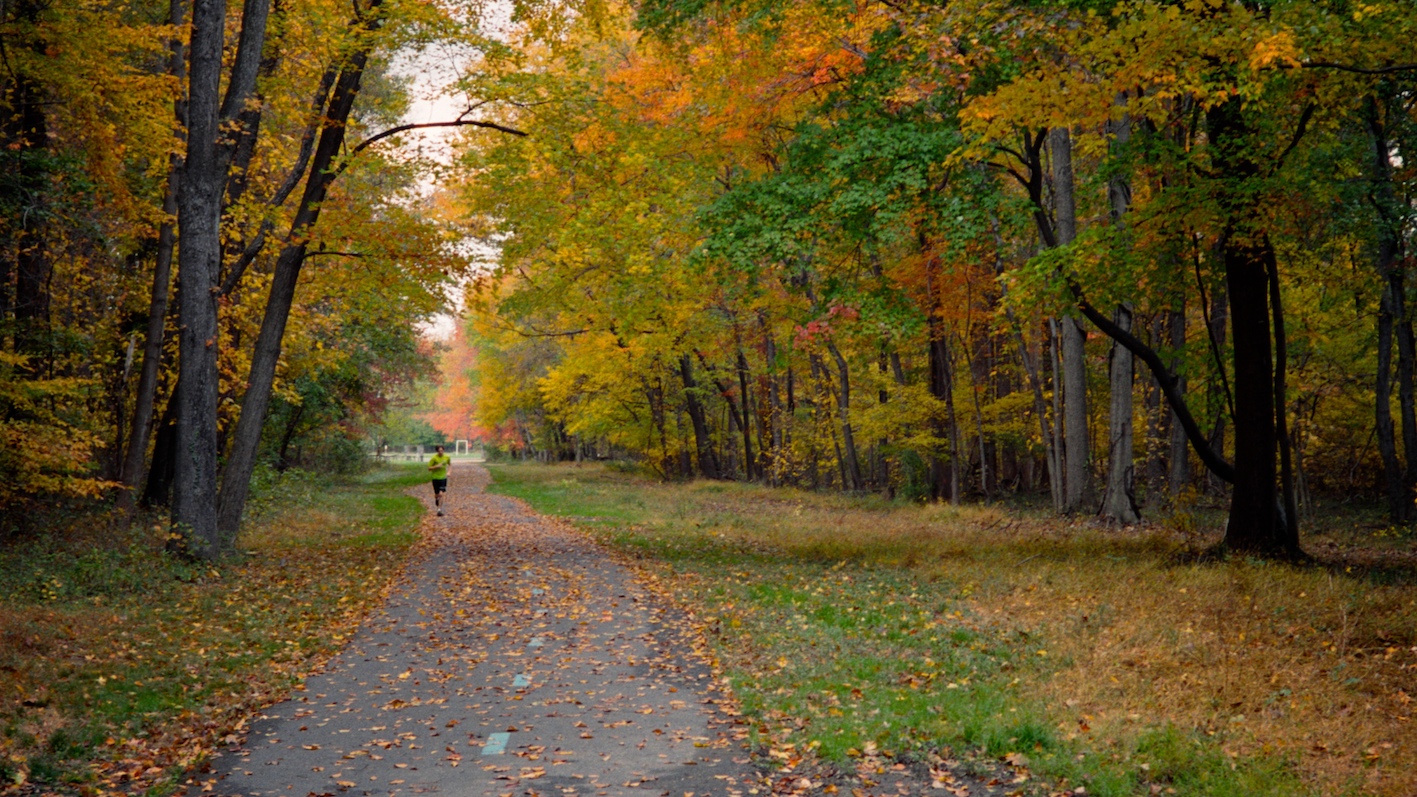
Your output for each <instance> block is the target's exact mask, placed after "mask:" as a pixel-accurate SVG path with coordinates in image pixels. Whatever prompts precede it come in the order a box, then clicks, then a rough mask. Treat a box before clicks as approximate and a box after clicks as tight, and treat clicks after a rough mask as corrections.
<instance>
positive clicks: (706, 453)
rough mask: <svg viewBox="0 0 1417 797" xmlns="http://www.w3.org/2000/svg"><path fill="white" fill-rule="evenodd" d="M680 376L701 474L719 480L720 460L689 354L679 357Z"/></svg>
mask: <svg viewBox="0 0 1417 797" xmlns="http://www.w3.org/2000/svg"><path fill="white" fill-rule="evenodd" d="M679 376H680V378H681V379H683V381H684V403H685V404H686V405H687V407H686V409H687V410H688V412H689V420H690V421H691V422H692V423H693V426H694V448H695V450H696V451H697V453H698V460H699V473H700V474H701V475H702V476H704V478H707V479H717V478H718V458H717V457H715V456H714V454H713V440H712V438H711V437H710V436H709V429H708V420H707V418H705V417H704V406H703V403H702V402H700V401H699V386H698V384H697V383H696V382H695V381H694V367H693V365H692V364H691V362H690V360H689V355H687V354H684V355H680V357H679Z"/></svg>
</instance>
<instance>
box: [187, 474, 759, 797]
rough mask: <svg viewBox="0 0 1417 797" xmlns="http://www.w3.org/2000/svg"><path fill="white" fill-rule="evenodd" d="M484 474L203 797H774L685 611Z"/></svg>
mask: <svg viewBox="0 0 1417 797" xmlns="http://www.w3.org/2000/svg"><path fill="white" fill-rule="evenodd" d="M488 478H489V477H488V475H487V471H486V470H485V469H484V468H482V467H481V466H478V465H470V464H459V465H458V466H457V467H456V468H455V470H454V471H453V473H452V474H451V480H450V483H449V489H450V491H451V495H450V500H449V501H448V514H447V516H445V517H435V516H433V515H431V514H430V515H429V516H428V517H427V518H426V519H425V521H424V527H423V528H424V535H425V539H424V540H423V541H422V542H421V543H420V545H419V548H418V549H417V550H416V552H415V553H414V555H413V557H412V558H411V560H410V563H409V566H408V567H407V569H406V572H405V575H404V577H403V579H402V581H401V582H400V583H398V584H397V585H396V586H395V588H394V590H393V591H392V593H391V597H390V598H389V600H388V601H387V603H386V604H385V606H384V607H383V608H382V609H381V610H380V611H379V612H378V613H376V614H375V615H374V616H372V617H371V618H370V619H369V620H368V621H367V622H366V623H365V625H364V626H363V627H362V628H361V629H360V631H359V632H358V633H357V634H356V635H355V637H354V639H353V640H352V641H351V642H350V644H349V646H348V647H347V648H345V650H344V651H342V652H341V653H340V654H339V655H337V656H336V657H334V658H333V659H332V660H331V661H330V662H329V663H328V665H327V666H326V667H325V668H324V670H323V671H322V672H320V673H318V674H315V675H312V676H310V677H309V678H308V679H307V680H306V682H305V685H304V689H303V691H299V692H297V693H296V695H295V696H294V697H293V698H291V699H290V700H287V701H285V702H283V703H280V704H278V705H275V706H272V707H271V708H269V709H267V710H266V711H265V712H264V713H263V714H262V715H261V716H260V717H259V718H258V719H257V720H256V721H255V722H253V723H252V725H251V727H250V732H249V735H248V736H247V738H246V739H245V741H244V743H243V744H240V745H234V746H232V747H229V748H227V749H224V750H223V751H221V752H220V753H219V754H218V755H217V757H216V758H215V759H214V760H213V762H212V766H211V769H210V771H208V772H204V773H198V774H196V775H194V776H193V777H192V779H191V780H190V781H189V783H190V786H189V793H190V794H193V795H197V794H207V795H233V796H235V795H240V796H241V797H247V796H249V797H281V796H284V795H293V796H294V797H312V796H313V797H338V796H340V795H348V797H372V796H373V795H390V796H392V795H414V794H434V793H436V794H447V795H457V797H480V796H481V795H490V796H491V797H507V795H673V797H683V796H684V795H686V794H688V793H693V794H694V795H696V797H704V796H705V795H725V797H733V796H734V795H747V794H755V793H756V794H761V793H764V792H765V791H766V787H765V784H764V783H763V780H762V775H761V774H760V773H758V772H757V771H756V770H755V769H754V767H753V766H752V764H751V763H750V760H749V756H748V752H747V750H746V748H745V747H744V744H745V738H746V728H745V727H744V726H743V725H742V724H741V723H740V722H739V721H738V718H737V716H736V713H735V712H734V711H733V709H732V708H731V707H730V706H728V705H726V704H725V703H724V702H723V697H722V695H721V694H720V693H719V692H718V691H716V689H715V687H714V684H713V679H712V677H711V674H710V672H709V670H708V667H707V666H706V665H705V664H704V663H703V662H702V661H701V660H700V659H699V658H698V657H697V656H695V655H694V654H693V650H692V649H693V646H694V645H695V644H696V641H695V640H696V638H695V637H694V636H693V635H692V634H691V633H689V632H688V631H686V630H683V629H685V628H686V627H687V624H686V623H684V622H682V615H681V614H680V613H679V612H677V611H676V610H675V609H673V608H672V607H671V606H670V605H669V604H668V603H667V602H665V601H663V600H661V599H659V598H658V597H657V596H655V595H653V594H652V593H649V592H647V591H646V590H645V589H644V588H643V587H641V586H640V585H639V584H638V583H637V582H636V581H635V579H634V577H633V575H632V573H631V572H630V571H629V570H628V569H626V568H625V567H623V566H622V565H620V564H618V563H616V562H614V561H613V560H612V559H611V558H610V557H609V556H608V555H607V554H606V552H605V551H604V550H603V549H601V548H599V547H598V546H596V545H595V544H594V543H593V542H591V541H590V539H589V538H587V537H586V536H585V535H584V534H582V533H580V532H577V531H575V530H574V529H572V528H570V527H568V526H566V525H565V524H562V523H558V522H556V521H552V520H549V519H547V518H544V517H541V516H538V515H535V514H533V513H531V512H530V511H528V510H527V509H526V508H525V507H524V506H523V505H522V504H520V503H519V502H517V501H514V500H512V499H509V498H505V497H501V496H495V495H488V494H487V493H485V492H483V490H482V487H483V485H485V484H486V483H487V481H488ZM430 492H431V491H430V490H428V488H426V487H425V488H422V489H421V491H420V493H419V495H420V497H422V498H423V500H424V501H425V502H428V503H431V496H430V495H428V493H430Z"/></svg>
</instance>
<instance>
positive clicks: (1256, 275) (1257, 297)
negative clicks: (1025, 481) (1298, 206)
mask: <svg viewBox="0 0 1417 797" xmlns="http://www.w3.org/2000/svg"><path fill="white" fill-rule="evenodd" d="M1206 123H1207V128H1208V130H1207V132H1208V133H1209V138H1210V142H1211V143H1210V146H1211V148H1212V149H1213V150H1214V153H1215V154H1214V163H1215V169H1216V171H1217V172H1218V173H1220V174H1224V175H1226V177H1227V178H1230V179H1233V180H1236V181H1237V182H1239V183H1241V184H1245V183H1249V182H1251V181H1253V180H1256V179H1258V175H1259V174H1260V167H1259V165H1258V164H1257V163H1255V161H1254V160H1253V152H1254V149H1253V147H1252V146H1251V141H1250V138H1251V137H1252V135H1253V131H1252V130H1251V129H1250V125H1249V123H1248V122H1247V121H1246V120H1245V118H1244V110H1243V108H1242V106H1241V101H1240V100H1239V99H1238V98H1236V99H1231V100H1227V101H1226V102H1225V103H1224V104H1222V105H1219V106H1217V107H1215V108H1212V109H1211V110H1209V111H1208V112H1207V114H1206ZM1226 200H1227V202H1228V204H1229V206H1228V207H1226V208H1224V210H1225V211H1226V222H1227V223H1226V228H1225V230H1224V232H1223V233H1222V234H1221V239H1220V248H1221V258H1222V260H1221V262H1222V264H1223V265H1224V267H1225V285H1226V290H1227V292H1228V293H1229V298H1230V327H1231V339H1232V341H1233V349H1232V352H1233V353H1232V363H1233V366H1234V372H1235V464H1234V472H1235V482H1234V490H1233V492H1232V494H1231V498H1230V518H1229V522H1228V523H1227V524H1226V527H1225V539H1224V542H1223V544H1224V545H1225V547H1227V548H1230V549H1233V550H1237V551H1247V552H1254V553H1259V554H1265V555H1288V556H1292V555H1295V554H1297V553H1298V552H1299V550H1298V541H1297V539H1296V536H1295V535H1294V534H1293V533H1292V532H1293V529H1292V528H1291V527H1290V526H1289V524H1287V523H1285V522H1284V518H1283V517H1282V516H1281V514H1282V513H1281V511H1280V506H1279V502H1278V500H1277V499H1278V496H1277V495H1276V490H1275V483H1276V480H1277V478H1278V476H1279V474H1278V470H1277V462H1276V457H1275V446H1276V444H1277V443H1278V440H1277V437H1276V435H1277V429H1276V422H1275V407H1276V396H1275V381H1276V380H1275V371H1274V359H1273V354H1272V351H1271V348H1270V333H1271V330H1270V312H1271V307H1270V277H1269V274H1270V268H1271V264H1273V263H1274V262H1275V255H1274V249H1273V247H1272V246H1271V244H1270V242H1269V238H1268V237H1267V236H1266V235H1265V234H1264V233H1263V232H1262V231H1260V230H1258V229H1256V228H1255V227H1256V223H1257V221H1258V219H1257V218H1256V216H1257V214H1256V213H1255V209H1254V208H1253V206H1252V204H1251V203H1252V202H1253V200H1252V199H1251V198H1250V197H1248V196H1245V195H1243V193H1241V192H1236V193H1235V194H1232V195H1229V196H1227V197H1226Z"/></svg>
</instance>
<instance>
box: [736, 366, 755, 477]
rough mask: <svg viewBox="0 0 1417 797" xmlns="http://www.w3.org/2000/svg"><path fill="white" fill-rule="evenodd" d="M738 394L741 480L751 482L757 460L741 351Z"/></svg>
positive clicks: (746, 374)
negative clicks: (754, 456)
mask: <svg viewBox="0 0 1417 797" xmlns="http://www.w3.org/2000/svg"><path fill="white" fill-rule="evenodd" d="M738 394H739V397H740V398H741V399H742V403H743V417H742V418H741V419H739V426H740V427H741V428H742V431H743V478H744V479H745V480H746V481H752V480H753V479H755V478H757V476H758V475H759V474H758V473H756V472H755V467H754V466H755V465H756V464H757V460H756V459H754V458H753V422H752V420H751V419H750V418H749V416H748V413H749V412H750V411H751V407H752V404H751V399H750V398H749V396H748V358H747V357H744V356H743V350H742V349H739V350H738Z"/></svg>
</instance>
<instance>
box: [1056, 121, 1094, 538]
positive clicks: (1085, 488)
mask: <svg viewBox="0 0 1417 797" xmlns="http://www.w3.org/2000/svg"><path fill="white" fill-rule="evenodd" d="M1048 138H1049V142H1048V143H1049V151H1050V154H1051V156H1052V162H1053V207H1054V218H1055V219H1056V221H1055V225H1054V229H1055V235H1056V239H1057V240H1056V242H1057V245H1058V246H1067V245H1068V244H1070V243H1072V242H1073V240H1074V239H1076V238H1077V205H1076V199H1075V197H1074V191H1073V148H1072V139H1071V137H1070V136H1069V134H1068V130H1067V128H1061V127H1060V128H1054V129H1053V130H1052V131H1051V132H1050V133H1049V135H1048ZM1059 325H1060V326H1061V327H1062V344H1063V346H1062V348H1063V352H1062V354H1063V358H1062V359H1063V362H1062V366H1063V470H1064V476H1063V511H1065V512H1082V511H1089V510H1090V509H1091V504H1092V503H1093V501H1094V498H1093V495H1092V474H1091V462H1090V459H1091V449H1090V447H1089V445H1088V439H1087V362H1086V346H1085V343H1086V341H1087V336H1086V333H1084V332H1083V330H1082V327H1080V326H1079V325H1078V323H1077V321H1076V320H1074V319H1072V318H1063V319H1060V321H1059Z"/></svg>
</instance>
